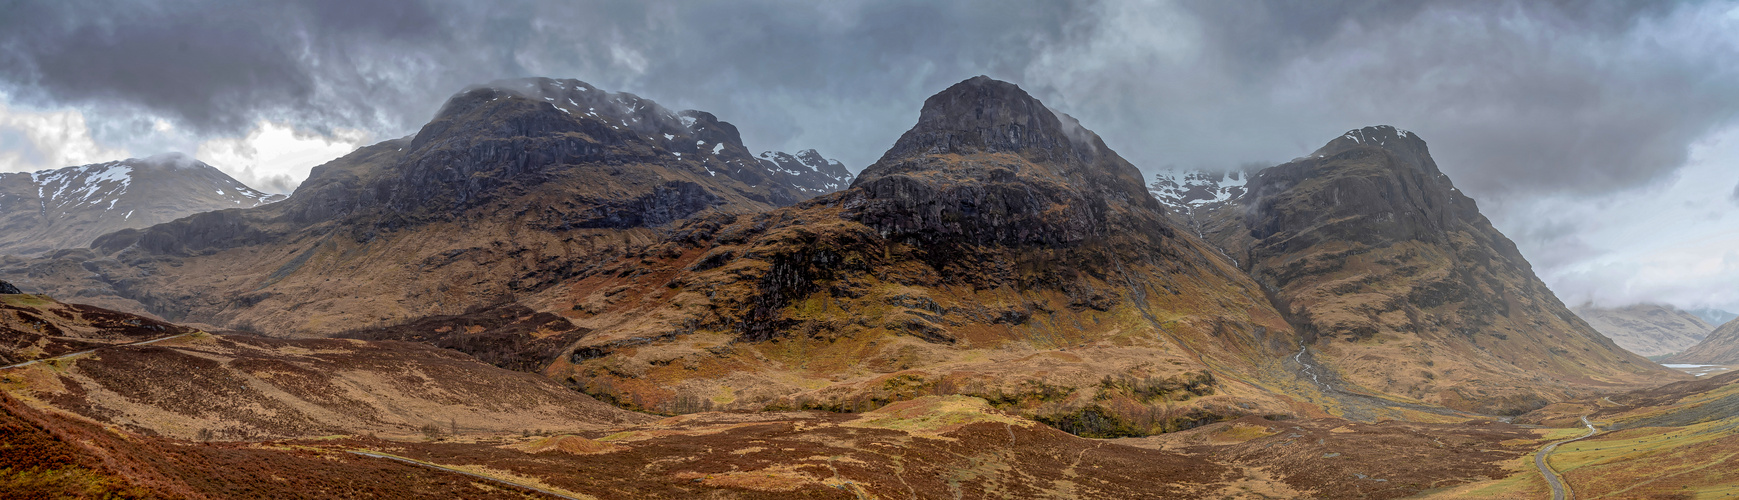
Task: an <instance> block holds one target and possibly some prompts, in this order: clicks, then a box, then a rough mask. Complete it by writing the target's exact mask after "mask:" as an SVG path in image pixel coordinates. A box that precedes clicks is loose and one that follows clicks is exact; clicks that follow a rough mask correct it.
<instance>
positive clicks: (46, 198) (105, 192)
mask: <svg viewBox="0 0 1739 500" xmlns="http://www.w3.org/2000/svg"><path fill="white" fill-rule="evenodd" d="M283 198H284V197H283V195H276V194H266V193H262V192H259V191H256V190H254V189H253V188H250V187H248V186H246V185H243V184H242V183H241V182H238V181H236V180H235V179H234V178H231V177H230V176H229V175H226V174H224V173H223V172H222V171H220V170H218V169H216V168H213V167H212V166H211V165H207V164H205V163H203V162H200V161H198V160H195V159H193V158H191V157H188V156H186V155H182V154H178V153H169V154H162V155H157V156H152V157H149V158H131V159H127V160H120V161H111V162H105V163H93V164H90V165H81V166H76V167H66V168H60V169H53V170H42V171H38V172H20V173H3V174H0V254H5V255H19V256H28V255H35V254H40V253H44V252H48V251H51V250H59V249H68V248H84V247H85V246H88V245H90V243H91V241H92V240H95V239H96V238H97V237H98V236H101V235H103V234H106V233H111V232H114V231H118V230H121V229H129V228H141V227H148V226H151V225H154V224H160V223H164V222H169V221H171V220H175V219H179V218H181V217H185V216H188V215H192V214H196V213H200V212H209V211H213V210H223V209H228V208H251V207H255V206H259V205H263V204H266V203H271V202H274V201H278V200H281V199H283Z"/></svg>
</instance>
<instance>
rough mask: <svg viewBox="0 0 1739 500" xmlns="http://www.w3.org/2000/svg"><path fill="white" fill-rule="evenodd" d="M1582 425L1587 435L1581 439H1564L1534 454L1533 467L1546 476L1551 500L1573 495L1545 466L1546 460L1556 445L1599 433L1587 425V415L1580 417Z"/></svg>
mask: <svg viewBox="0 0 1739 500" xmlns="http://www.w3.org/2000/svg"><path fill="white" fill-rule="evenodd" d="M1582 425H1586V426H1588V433H1587V434H1583V435H1582V436H1581V437H1577V438H1571V439H1565V440H1563V441H1557V442H1554V443H1552V444H1548V445H1546V447H1545V448H1541V449H1540V452H1539V453H1535V454H1534V467H1538V468H1539V469H1540V475H1542V476H1546V484H1549V485H1552V500H1568V499H1570V498H1571V497H1572V496H1573V495H1571V494H1570V492H1569V489H1568V488H1566V487H1565V486H1564V481H1563V480H1560V479H1559V478H1558V473H1556V472H1552V468H1551V467H1550V466H1547V465H1546V458H1548V457H1550V456H1551V455H1552V452H1553V451H1556V450H1557V449H1558V445H1561V444H1565V443H1569V442H1573V441H1580V440H1583V439H1588V438H1589V437H1593V436H1594V434H1595V433H1597V432H1600V431H1599V430H1597V429H1595V428H1594V424H1591V423H1588V416H1587V415H1583V416H1582Z"/></svg>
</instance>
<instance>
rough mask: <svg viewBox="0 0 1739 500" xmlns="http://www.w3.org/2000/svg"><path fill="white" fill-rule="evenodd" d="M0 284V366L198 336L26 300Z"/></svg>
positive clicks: (37, 298)
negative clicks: (138, 343) (116, 346)
mask: <svg viewBox="0 0 1739 500" xmlns="http://www.w3.org/2000/svg"><path fill="white" fill-rule="evenodd" d="M10 287H11V285H10V284H8V283H6V282H4V281H0V366H11V365H15V364H19V363H24V362H29V361H35V360H39V359H43V358H51V357H55V356H61V355H65V354H71V353H74V352H79V351H85V350H90V349H95V348H97V347H102V346H108V345H119V344H130V343H134V342H143V341H148V340H153V339H160V338H165V337H173V336H177V335H186V334H191V333H194V332H196V331H197V330H195V329H193V328H188V327H185V326H181V325H176V324H171V323H166V322H163V321H158V320H155V319H151V318H145V317H140V316H134V315H131V314H126V313H121V312H117V311H111V310H108V309H103V308H100V307H92V306H87V305H82V304H63V303H61V302H59V301H56V300H54V299H52V298H49V297H46V296H42V295H25V294H21V293H16V292H18V290H17V289H11V288H10Z"/></svg>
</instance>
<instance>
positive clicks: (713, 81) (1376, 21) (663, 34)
mask: <svg viewBox="0 0 1739 500" xmlns="http://www.w3.org/2000/svg"><path fill="white" fill-rule="evenodd" d="M1591 4H1592V5H1591ZM978 74H986V75H990V76H992V77H995V78H1000V79H1004V80H1008V81H1012V82H1015V83H1017V84H1019V85H1021V86H1022V87H1023V88H1026V89H1027V90H1028V91H1029V92H1032V93H1033V94H1034V95H1036V96H1038V97H1039V98H1040V99H1042V100H1044V101H1045V102H1046V103H1047V104H1048V105H1050V106H1052V107H1053V108H1056V109H1059V110H1062V111H1065V112H1068V113H1070V114H1072V115H1074V116H1076V117H1078V118H1079V119H1080V120H1081V123H1082V124H1083V125H1085V126H1086V127H1088V128H1090V129H1093V130H1094V131H1097V132H1098V133H1099V134H1100V135H1102V136H1103V137H1104V138H1105V140H1106V142H1107V144H1109V145H1110V146H1111V147H1112V148H1113V149H1116V150H1117V151H1118V152H1120V153H1122V154H1123V155H1124V156H1125V157H1127V158H1128V159H1129V160H1131V161H1132V162H1134V163H1135V164H1137V165H1139V166H1141V167H1142V168H1144V169H1146V170H1149V171H1154V170H1157V169H1161V168H1167V167H1172V168H1197V169H1227V168H1233V167H1237V166H1240V165H1249V164H1260V165H1270V164H1275V163H1279V162H1283V161H1285V160H1287V159H1290V158H1293V157H1296V156H1300V155H1303V154H1305V153H1308V152H1310V151H1312V150H1314V149H1315V148H1317V147H1318V146H1320V145H1322V144H1323V143H1325V142H1327V141H1328V140H1329V139H1331V138H1333V137H1335V136H1336V135H1338V134H1340V133H1341V132H1343V131H1345V130H1347V129H1352V128H1357V127H1361V126H1365V125H1374V124H1392V125H1396V126H1399V127H1401V128H1405V129H1409V130H1412V131H1414V132H1415V133H1418V134H1419V135H1420V136H1421V137H1423V138H1424V139H1425V140H1426V141H1427V142H1429V143H1430V145H1431V150H1432V153H1433V156H1435V157H1436V159H1437V161H1438V163H1439V165H1440V166H1441V167H1442V169H1443V170H1444V171H1445V172H1446V173H1448V174H1449V175H1450V176H1451V177H1452V178H1453V179H1454V180H1455V182H1456V184H1457V185H1458V186H1460V187H1461V188H1462V189H1463V191H1465V192H1467V193H1468V194H1470V195H1472V196H1473V197H1475V198H1476V199H1477V200H1479V201H1480V203H1481V207H1482V208H1483V209H1484V211H1485V213H1486V214H1487V215H1488V216H1489V217H1491V218H1492V219H1493V221H1494V222H1495V223H1496V224H1497V226H1498V227H1499V229H1501V230H1503V231H1504V232H1505V233H1506V234H1508V235H1509V236H1510V237H1511V238H1513V239H1515V240H1516V242H1517V244H1518V245H1519V246H1520V247H1521V248H1522V250H1523V252H1524V253H1525V254H1526V255H1527V256H1528V258H1529V259H1530V260H1531V261H1532V262H1533V263H1534V265H1535V267H1536V270H1537V271H1538V272H1539V274H1540V275H1541V277H1542V278H1544V279H1546V281H1547V283H1548V284H1550V285H1552V286H1553V288H1554V289H1555V290H1556V291H1557V292H1558V293H1559V295H1560V297H1561V298H1563V299H1564V300H1565V301H1566V302H1569V303H1572V304H1573V305H1574V304H1575V303H1579V302H1582V301H1587V300H1593V301H1596V302H1598V303H1602V304H1607V305H1621V304H1626V303H1632V302H1639V301H1662V302H1669V303H1673V304H1676V305H1679V306H1681V307H1697V306H1705V305H1710V306H1719V307H1724V308H1726V309H1729V310H1739V286H1736V284H1739V144H1736V143H1739V128H1736V125H1739V124H1736V123H1735V122H1734V118H1735V116H1736V113H1739V4H1735V3H1731V2H1726V3H1722V2H1703V3H1699V2H1689V3H1672V2H1660V1H1637V2H1622V1H1607V2H1569V1H1566V2H1548V1H1528V2H1502V1H1491V2H1484V1H1460V0H1458V1H1447V2H1404V1H1387V0H1384V1H1375V0H1373V1H1344V2H1338V3H1336V2H1329V1H1287V2H1237V1H1213V2H1198V1H1179V2H1168V1H1137V0H1131V1H1103V2H1094V1H1014V0H984V1H966V2H936V1H927V0H926V1H877V2H867V1H852V0H836V1H828V2H814V1H811V0H797V1H762V0H744V1H732V2H723V1H720V2H701V1H620V2H571V1H554V0H551V1H540V0H476V1H460V0H454V1H424V2H416V1H406V0H314V1H306V2H294V3H275V2H271V1H257V2H233V1H225V0H212V1H197V0H195V1H125V0H122V1H113V2H67V1H61V0H22V1H14V2H8V3H3V4H0V171H18V170H36V169H42V168H51V167H59V166H66V165H74V164H82V163H91V162H97V161H106V160H111V159H117V158H123V157H128V156H147V155H151V154H155V153H160V152H164V151H171V150H175V151H184V152H189V153H192V154H195V155H196V156H198V157H199V158H200V159H202V160H205V161H207V162H208V163H212V164H213V165H215V166H217V167H219V168H222V169H224V170H226V171H228V172H230V173H231V174H232V175H235V176H236V177H237V178H238V179H241V180H242V181H244V182H248V183H250V184H253V185H256V186H258V187H261V188H263V189H267V190H273V191H288V190H290V189H294V187H295V185H296V184H297V183H299V182H301V180H302V179H303V178H305V177H306V176H307V172H308V169H309V168H311V167H313V166H315V165H318V164H319V163H322V162H324V161H326V160H328V159H331V158H333V157H336V156H338V155H341V154H344V153H346V152H348V151H350V150H352V149H354V148H355V147H357V146H360V145H365V144H369V143H373V142H376V141H380V140H384V139H390V138H396V137H401V136H404V135H408V134H411V133H414V132H415V131H416V129H417V128H418V127H419V126H421V125H422V124H423V123H424V122H425V121H427V120H428V119H429V117H430V116H431V115H432V114H433V113H434V111H435V110H436V109H438V108H439V107H440V105H441V102H442V101H443V100H444V99H445V98H446V97H447V96H449V95H451V94H452V93H454V92H456V91H458V90H460V89H462V88H464V87H465V86H466V85H469V84H474V83H481V82H486V81H490V80H495V79H499V78H508V77H519V76H550V77H561V78H578V79H580V80H584V81H586V82H589V83H592V84H593V85H596V86H600V87H603V88H606V89H613V90H620V91H629V92H634V93H636V94H639V95H641V96H643V97H648V98H651V99H654V100H657V101H659V102H660V103H663V104H665V105H666V106H667V107H670V108H673V109H685V108H694V109H702V110H706V111H711V112H713V113H714V114H716V115H718V116H719V117H720V118H721V119H724V120H726V121H729V122H732V123H734V124H736V125H737V127H738V128H739V129H741V130H742V132H743V138H744V141H745V142H746V143H748V146H749V147H750V148H751V149H755V150H763V149H779V150H795V149H803V148H815V149H817V150H820V151H821V152H822V154H824V155H826V156H829V157H834V158H838V159H840V160H842V161H844V162H845V163H846V164H847V165H848V166H849V167H851V168H853V169H854V170H855V169H861V168H862V167H863V166H865V165H866V164H868V163H870V162H873V161H874V160H875V159H876V158H877V157H879V156H880V155H881V153H882V152H883V151H884V150H885V149H886V148H887V147H888V146H889V145H891V144H892V143H893V141H894V139H896V138H897V137H898V136H899V134H900V133H901V132H903V131H905V129H907V128H908V127H910V126H911V125H912V123H914V122H915V121H916V118H917V113H918V108H919V106H920V105H921V104H922V102H923V100H924V98H925V97H927V96H929V95H930V94H933V93H935V92H937V91H939V90H941V89H943V88H945V87H947V86H948V85H950V84H952V83H954V82H956V81H959V80H962V79H965V78H968V77H971V76H974V75H978Z"/></svg>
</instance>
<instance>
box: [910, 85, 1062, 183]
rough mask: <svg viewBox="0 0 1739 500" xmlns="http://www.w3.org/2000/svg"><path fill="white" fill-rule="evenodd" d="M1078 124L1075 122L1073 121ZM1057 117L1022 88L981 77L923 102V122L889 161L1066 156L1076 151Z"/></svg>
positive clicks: (955, 86)
mask: <svg viewBox="0 0 1739 500" xmlns="http://www.w3.org/2000/svg"><path fill="white" fill-rule="evenodd" d="M1069 121H1070V122H1073V119H1069ZM1078 128H1079V125H1078V124H1076V125H1074V126H1073V127H1070V126H1068V125H1065V123H1064V121H1063V119H1062V118H1061V116H1060V115H1059V114H1058V113H1055V112H1053V111H1051V109H1050V108H1048V107H1045V105H1044V104H1043V103H1040V102H1039V100H1038V99H1035V98H1033V96H1032V95H1029V94H1027V93H1026V91H1025V90H1021V88H1020V86H1018V85H1015V84H1012V83H1008V82H1004V81H1001V80H994V79H991V78H989V77H985V76H977V77H973V78H971V79H968V80H965V81H962V82H960V83H956V84H954V85H953V86H951V87H948V88H947V89H946V90H943V91H941V92H938V93H937V94H936V95H933V96H930V98H929V99H925V100H924V107H923V110H922V111H920V112H919V114H918V123H917V125H915V126H913V127H912V129H911V130H909V131H907V132H906V133H905V134H904V135H902V136H901V137H900V140H899V141H898V142H896V143H894V147H893V148H891V149H889V150H888V152H887V155H886V156H884V157H883V158H882V160H883V161H884V162H886V161H888V160H893V159H898V158H910V157H914V156H919V155H924V154H936V153H954V154H972V153H997V152H1020V153H1033V152H1039V153H1044V154H1047V155H1050V156H1058V157H1060V156H1064V155H1065V154H1067V153H1071V152H1073V150H1074V149H1075V148H1074V147H1073V144H1072V142H1073V141H1071V140H1070V139H1071V137H1072V136H1081V135H1082V134H1070V133H1069V132H1068V131H1069V130H1071V129H1078Z"/></svg>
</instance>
